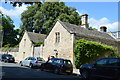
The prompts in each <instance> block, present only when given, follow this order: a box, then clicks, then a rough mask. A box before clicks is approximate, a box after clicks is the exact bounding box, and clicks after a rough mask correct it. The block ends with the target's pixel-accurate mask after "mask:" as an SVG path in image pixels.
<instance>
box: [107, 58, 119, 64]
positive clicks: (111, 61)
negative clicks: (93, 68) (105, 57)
mask: <svg viewBox="0 0 120 80" xmlns="http://www.w3.org/2000/svg"><path fill="white" fill-rule="evenodd" d="M119 64H120V62H119V60H118V59H110V60H109V62H108V65H111V66H117V65H119Z"/></svg>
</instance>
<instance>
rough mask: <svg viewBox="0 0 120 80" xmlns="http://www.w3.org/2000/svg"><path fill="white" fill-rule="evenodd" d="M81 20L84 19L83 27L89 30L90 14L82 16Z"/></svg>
mask: <svg viewBox="0 0 120 80" xmlns="http://www.w3.org/2000/svg"><path fill="white" fill-rule="evenodd" d="M81 19H82V24H81V27H84V28H88V27H89V25H88V14H83V15H82V16H81Z"/></svg>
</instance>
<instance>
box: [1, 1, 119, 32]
mask: <svg viewBox="0 0 120 80" xmlns="http://www.w3.org/2000/svg"><path fill="white" fill-rule="evenodd" d="M65 4H66V5H67V6H69V7H74V8H76V11H77V12H78V13H79V15H82V14H88V15H89V16H88V23H89V25H90V26H91V27H93V28H97V29H98V30H99V28H100V26H106V27H107V29H108V32H110V31H112V32H113V31H118V2H65ZM0 10H1V11H2V12H3V14H5V15H8V16H10V17H11V18H12V20H13V21H14V24H15V26H16V27H15V29H17V28H19V26H20V24H21V23H22V22H21V20H20V18H21V13H22V12H24V11H25V10H27V5H24V4H23V5H22V7H13V6H12V5H11V4H9V3H7V4H5V3H4V2H2V5H0Z"/></svg>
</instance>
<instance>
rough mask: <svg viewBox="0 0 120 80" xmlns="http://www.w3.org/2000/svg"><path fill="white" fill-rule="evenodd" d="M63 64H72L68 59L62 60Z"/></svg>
mask: <svg viewBox="0 0 120 80" xmlns="http://www.w3.org/2000/svg"><path fill="white" fill-rule="evenodd" d="M64 64H66V65H67V64H72V63H71V61H69V60H64Z"/></svg>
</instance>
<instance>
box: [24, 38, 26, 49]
mask: <svg viewBox="0 0 120 80" xmlns="http://www.w3.org/2000/svg"><path fill="white" fill-rule="evenodd" d="M25 44H26V39H24V47H25Z"/></svg>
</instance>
